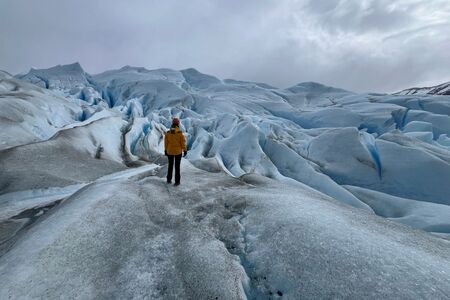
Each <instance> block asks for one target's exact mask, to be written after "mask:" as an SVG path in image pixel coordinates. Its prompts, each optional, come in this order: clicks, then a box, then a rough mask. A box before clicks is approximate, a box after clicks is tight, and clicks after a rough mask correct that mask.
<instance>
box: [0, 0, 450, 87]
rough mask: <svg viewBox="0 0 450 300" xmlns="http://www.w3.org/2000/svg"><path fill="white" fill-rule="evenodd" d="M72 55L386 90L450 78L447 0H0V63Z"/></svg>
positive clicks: (45, 63) (25, 63)
mask: <svg viewBox="0 0 450 300" xmlns="http://www.w3.org/2000/svg"><path fill="white" fill-rule="evenodd" d="M75 61H79V62H80V63H81V65H82V66H83V68H84V69H85V70H86V71H87V72H89V73H92V74H95V73H99V72H102V71H105V70H108V69H115V68H120V67H122V66H124V65H133V66H143V67H146V68H148V69H155V68H160V67H165V68H173V69H183V68H187V67H194V68H196V69H198V70H199V71H201V72H204V73H208V74H212V75H215V76H218V77H220V78H234V79H241V80H252V81H260V82H266V83H269V84H272V85H275V86H278V87H288V86H291V85H293V84H296V83H299V82H303V81H317V82H321V83H324V84H328V85H332V86H336V87H342V88H346V89H349V90H353V91H379V92H392V91H397V90H400V89H403V88H407V87H411V86H423V85H434V84H438V83H442V82H445V81H450V1H449V0H189V1H187V0H179V1H175V0H160V1H153V0H129V1H113V0H64V1H63V0H39V1H36V0H0V69H3V70H6V71H9V72H10V73H13V74H16V73H19V72H24V71H28V70H29V68H30V67H35V68H48V67H51V66H54V65H57V64H67V63H72V62H75Z"/></svg>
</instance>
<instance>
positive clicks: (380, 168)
mask: <svg viewBox="0 0 450 300" xmlns="http://www.w3.org/2000/svg"><path fill="white" fill-rule="evenodd" d="M0 100H1V101H0V106H1V109H0V123H1V126H2V132H1V133H0V137H1V142H0V173H1V174H2V175H1V177H0V209H1V210H2V212H0V270H1V272H0V274H2V275H0V277H1V280H0V282H1V283H0V295H1V298H3V297H5V298H7V297H19V298H20V297H24V298H27V297H31V298H34V297H44V298H60V297H64V296H65V297H69V298H72V297H74V298H76V297H78V298H111V297H116V298H117V297H118V298H130V297H131V298H177V297H182V298H197V299H199V298H205V299H206V298H212V299H214V297H218V298H219V299H223V298H225V299H234V298H236V299H242V298H250V299H253V298H257V299H259V298H262V299H265V298H277V297H286V298H288V299H297V298H318V297H319V298H349V297H350V298H359V299H361V298H374V297H376V298H378V297H390V298H392V297H394V298H395V297H401V298H404V299H414V298H417V295H421V297H424V298H433V299H445V298H446V297H449V295H450V291H449V289H448V286H450V275H449V274H448V270H449V269H450V268H449V266H450V262H449V261H450V260H449V256H448V253H449V244H448V240H449V239H450V210H449V206H450V199H449V198H448V197H449V195H450V184H449V182H450V96H447V95H445V94H443V95H440V94H431V93H428V94H427V93H407V92H404V93H398V94H392V95H390V94H376V93H364V94H357V93H354V92H351V91H346V90H343V89H339V88H334V87H328V86H325V85H322V84H319V83H315V82H305V83H299V84H297V85H295V86H292V87H288V88H285V89H282V88H277V87H273V86H270V85H267V84H264V83H256V82H246V81H239V80H233V79H224V80H222V79H219V78H216V77H214V76H211V75H207V74H203V73H201V72H199V71H197V70H195V69H192V68H191V69H185V70H180V71H178V70H171V69H157V70H147V69H145V68H141V67H131V66H126V67H123V68H121V69H118V70H110V71H106V72H104V73H101V74H88V73H87V72H85V71H84V70H83V68H82V67H81V65H80V64H78V63H75V64H71V65H62V66H61V65H60V66H56V67H53V68H50V69H42V70H38V69H31V70H30V72H29V73H27V74H21V75H17V76H15V77H14V76H12V75H10V74H8V73H6V72H0ZM172 117H178V118H179V119H180V120H181V124H182V130H183V131H184V132H185V134H186V137H187V140H188V149H189V153H188V156H187V160H185V161H183V166H182V172H183V173H182V176H183V178H185V179H183V185H182V186H180V188H179V189H178V190H173V188H171V187H167V186H165V184H164V182H163V179H162V177H164V174H163V173H164V167H165V164H166V161H165V157H164V156H163V155H162V154H163V152H164V151H163V143H162V142H163V136H164V133H165V131H166V130H167V128H168V127H169V126H170V123H171V119H172ZM180 226H181V227H183V228H180ZM424 231H426V232H424ZM427 232H428V233H427ZM429 233H431V234H432V235H430V234H429ZM124 236H127V238H126V239H125V240H121V238H122V237H124ZM99 257H110V258H108V259H105V260H104V261H98V258H99ZM17 261H21V262H22V261H23V264H21V265H19V266H17V267H13V265H14V262H17ZM80 262H83V263H82V264H81V265H78V264H79V263H80ZM157 262H159V263H157ZM140 263H141V265H139V264H140ZM199 265H200V266H201V267H198V266H199ZM64 266H66V267H64ZM196 266H197V267H196ZM80 268H82V269H83V270H86V272H83V274H82V275H79V276H75V275H74V274H77V273H80V270H81V269H80ZM77 270H78V271H77ZM224 274H227V275H226V276H224ZM405 274H408V275H405ZM169 278H173V279H174V280H173V283H168V281H170V280H169ZM393 279H395V280H393ZM31 283H32V284H31ZM324 285H327V288H325V289H324V288H323V286H324Z"/></svg>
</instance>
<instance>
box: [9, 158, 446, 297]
mask: <svg viewBox="0 0 450 300" xmlns="http://www.w3.org/2000/svg"><path fill="white" fill-rule="evenodd" d="M182 169H183V179H182V180H183V183H188V182H189V184H182V185H181V186H180V187H178V188H175V187H173V186H167V185H166V183H165V182H164V178H159V177H158V176H149V177H144V178H142V177H139V176H138V177H136V178H134V179H133V178H130V179H126V178H120V176H119V178H115V179H114V181H113V182H111V181H108V180H104V181H101V182H96V183H93V184H90V185H88V186H86V187H84V188H82V189H81V190H80V191H79V192H77V193H75V194H73V195H72V196H71V197H69V198H68V199H66V200H65V201H64V202H63V203H62V204H60V205H58V206H57V207H56V208H55V209H54V211H52V213H48V214H46V215H44V216H43V217H42V218H41V219H40V221H39V222H37V223H36V224H35V225H34V226H33V227H31V228H30V229H29V230H28V231H27V232H25V233H24V234H23V235H21V237H20V238H19V239H18V240H17V241H16V243H15V244H14V246H13V247H12V248H11V249H10V251H8V252H7V253H6V254H4V255H3V256H1V257H0V298H2V299H3V298H5V299H7V298H46V299H54V298H84V299H98V298H109V299H110V298H151V299H175V298H178V299H180V298H184V299H254V298H259V299H277V298H285V299H325V298H327V299H328V298H338V299H342V298H346V299H349V298H351V299H375V298H377V299H378V298H386V299H417V298H424V299H446V298H448V296H449V295H450V273H449V270H450V252H449V251H448V249H449V244H448V242H446V241H445V240H443V239H439V238H435V237H433V236H431V235H427V234H425V233H423V232H421V231H416V230H412V229H410V228H408V227H405V226H402V225H399V224H396V223H393V222H391V221H389V220H385V219H382V218H380V217H377V216H374V215H372V214H368V213H367V212H365V211H363V210H360V209H356V208H352V207H350V206H346V205H342V204H340V203H338V202H336V201H334V200H332V199H330V198H329V197H327V196H325V195H323V194H321V193H318V192H316V191H314V190H312V189H310V188H308V187H306V186H304V185H302V184H300V183H297V184H284V183H282V182H280V181H276V180H272V179H267V178H264V177H261V176H259V175H245V176H244V177H243V180H238V179H234V178H232V177H229V176H228V175H226V174H225V173H223V172H219V173H211V172H206V171H202V170H199V169H197V168H194V167H193V166H191V165H190V164H189V163H187V162H186V161H184V163H183V166H182ZM136 173H138V172H136ZM160 176H161V177H164V170H162V171H161V172H160ZM190 178H195V179H196V180H195V181H189V179H190ZM275 190H276V191H277V193H276V194H275V193H273V191H275Z"/></svg>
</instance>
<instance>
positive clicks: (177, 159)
mask: <svg viewBox="0 0 450 300" xmlns="http://www.w3.org/2000/svg"><path fill="white" fill-rule="evenodd" d="M167 157H168V158H169V168H168V170H167V181H172V171H173V161H174V160H175V183H180V179H181V175H180V163H181V154H180V155H167Z"/></svg>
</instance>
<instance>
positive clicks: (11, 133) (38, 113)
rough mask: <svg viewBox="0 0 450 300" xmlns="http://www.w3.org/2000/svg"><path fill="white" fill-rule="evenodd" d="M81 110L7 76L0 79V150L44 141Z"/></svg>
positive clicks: (37, 88)
mask: <svg viewBox="0 0 450 300" xmlns="http://www.w3.org/2000/svg"><path fill="white" fill-rule="evenodd" d="M81 112H82V109H81V108H80V106H78V105H76V104H75V103H71V102H69V101H68V100H67V99H64V98H62V97H59V96H56V95H55V94H54V93H52V92H51V91H49V90H45V89H41V88H39V87H37V86H35V85H32V84H29V83H27V82H24V81H21V80H17V79H14V78H12V77H10V76H4V77H0V126H1V131H0V149H6V148H10V147H13V146H17V145H23V144H28V143H31V142H36V141H40V140H45V139H48V138H50V137H51V136H52V135H54V134H55V133H56V132H57V131H58V130H59V129H60V128H62V127H64V126H65V125H67V124H71V123H74V122H76V121H78V119H79V115H80V114H81Z"/></svg>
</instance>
